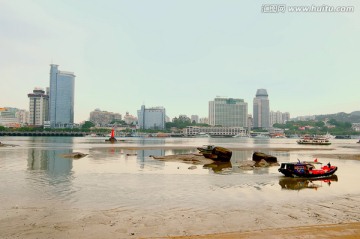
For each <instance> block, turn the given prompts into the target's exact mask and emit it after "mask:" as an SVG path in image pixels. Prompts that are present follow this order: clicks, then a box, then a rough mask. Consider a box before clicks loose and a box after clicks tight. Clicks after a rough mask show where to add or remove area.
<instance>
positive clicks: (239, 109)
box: [209, 98, 248, 127]
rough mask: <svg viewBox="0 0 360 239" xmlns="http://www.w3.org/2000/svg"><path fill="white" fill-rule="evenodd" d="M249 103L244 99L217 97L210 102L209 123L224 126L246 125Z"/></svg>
mask: <svg viewBox="0 0 360 239" xmlns="http://www.w3.org/2000/svg"><path fill="white" fill-rule="evenodd" d="M247 116H248V104H247V103H246V102H244V100H243V99H233V98H215V99H214V101H210V102H209V124H210V125H211V126H223V127H246V126H247Z"/></svg>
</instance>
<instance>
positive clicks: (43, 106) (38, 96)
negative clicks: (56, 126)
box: [28, 88, 49, 126]
mask: <svg viewBox="0 0 360 239" xmlns="http://www.w3.org/2000/svg"><path fill="white" fill-rule="evenodd" d="M28 97H29V112H30V115H29V125H31V126H43V125H44V121H48V120H49V96H48V95H47V94H45V91H44V90H42V89H40V88H35V89H34V90H33V93H30V94H28Z"/></svg>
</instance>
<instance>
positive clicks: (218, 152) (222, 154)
mask: <svg viewBox="0 0 360 239" xmlns="http://www.w3.org/2000/svg"><path fill="white" fill-rule="evenodd" d="M203 155H204V157H205V158H209V159H212V160H215V161H223V162H228V161H230V159H231V156H232V151H231V150H229V149H226V148H223V147H214V148H213V149H212V151H211V153H203Z"/></svg>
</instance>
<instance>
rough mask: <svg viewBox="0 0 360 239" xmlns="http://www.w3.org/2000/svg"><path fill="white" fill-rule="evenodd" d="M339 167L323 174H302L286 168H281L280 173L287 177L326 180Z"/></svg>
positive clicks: (334, 167)
mask: <svg viewBox="0 0 360 239" xmlns="http://www.w3.org/2000/svg"><path fill="white" fill-rule="evenodd" d="M337 169H338V168H337V167H336V166H333V167H332V168H331V170H329V171H327V172H323V173H316V174H315V173H301V172H298V171H295V170H289V169H284V168H279V172H280V173H282V174H284V176H286V177H293V178H294V177H299V178H324V177H329V176H331V175H333V174H334V173H335V172H336V171H337Z"/></svg>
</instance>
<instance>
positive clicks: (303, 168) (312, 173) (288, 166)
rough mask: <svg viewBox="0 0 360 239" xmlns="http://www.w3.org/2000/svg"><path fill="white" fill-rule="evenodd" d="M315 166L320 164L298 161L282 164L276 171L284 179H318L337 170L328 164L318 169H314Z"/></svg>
mask: <svg viewBox="0 0 360 239" xmlns="http://www.w3.org/2000/svg"><path fill="white" fill-rule="evenodd" d="M316 164H322V163H320V162H317V160H315V161H314V162H307V161H303V162H300V161H298V162H293V163H282V164H281V166H280V168H279V169H278V171H279V172H280V173H282V174H284V175H285V176H286V177H302V178H320V177H329V176H331V175H333V174H334V173H335V172H336V170H337V169H338V168H337V167H336V166H333V165H331V164H330V163H328V164H327V165H325V166H321V167H320V168H319V169H318V168H316V167H315V165H316Z"/></svg>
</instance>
